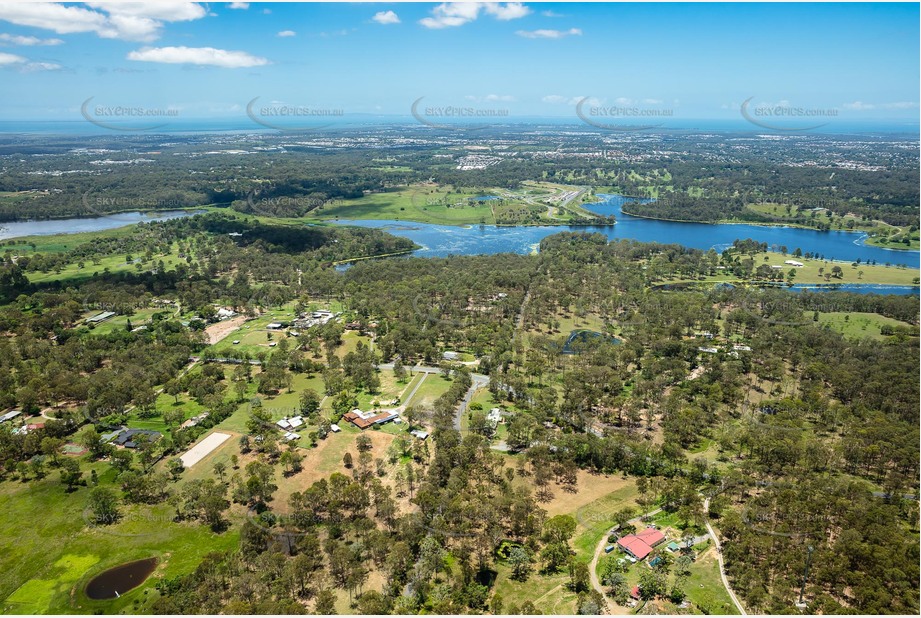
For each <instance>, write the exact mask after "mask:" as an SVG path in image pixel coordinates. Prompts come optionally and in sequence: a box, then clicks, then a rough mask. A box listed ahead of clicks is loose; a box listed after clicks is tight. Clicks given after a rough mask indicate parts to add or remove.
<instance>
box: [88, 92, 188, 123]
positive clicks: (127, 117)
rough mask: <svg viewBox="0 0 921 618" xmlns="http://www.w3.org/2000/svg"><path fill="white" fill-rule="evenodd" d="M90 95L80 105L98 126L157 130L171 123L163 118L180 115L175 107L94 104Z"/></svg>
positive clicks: (91, 121) (89, 120)
mask: <svg viewBox="0 0 921 618" xmlns="http://www.w3.org/2000/svg"><path fill="white" fill-rule="evenodd" d="M94 98H95V97H90V98H88V99H87V100H86V101H84V102H83V104H82V105H81V106H80V114H81V115H82V116H83V118H84V119H85V120H86V121H87V122H90V123H92V124H94V125H96V126H97V127H100V128H103V129H109V130H111V131H155V130H157V129H162V128H164V127H166V126H167V125H168V124H169V123H168V122H162V120H163V119H175V118H178V117H179V110H178V109H175V108H165V109H164V108H160V107H153V108H152V107H145V106H143V105H93V104H92V101H93V99H94Z"/></svg>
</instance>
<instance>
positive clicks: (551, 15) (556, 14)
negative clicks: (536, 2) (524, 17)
mask: <svg viewBox="0 0 921 618" xmlns="http://www.w3.org/2000/svg"><path fill="white" fill-rule="evenodd" d="M540 14H541V15H543V16H544V17H566V16H565V15H563V14H562V13H556V12H554V11H541V12H540Z"/></svg>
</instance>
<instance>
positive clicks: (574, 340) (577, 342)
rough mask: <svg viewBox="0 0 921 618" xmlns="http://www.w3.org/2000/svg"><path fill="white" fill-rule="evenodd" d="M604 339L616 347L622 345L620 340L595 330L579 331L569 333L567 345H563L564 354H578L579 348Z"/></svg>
mask: <svg viewBox="0 0 921 618" xmlns="http://www.w3.org/2000/svg"><path fill="white" fill-rule="evenodd" d="M599 337H603V338H605V339H607V340H608V342H610V343H613V344H615V345H617V344H619V343H620V339H618V338H617V337H612V336H610V335H605V334H603V333H599V332H598V331H594V330H585V329H578V330H574V331H572V332H571V333H569V338H568V339H567V340H566V343H564V344H563V354H577V353H578V352H579V348H580V347H581V346H582V345H583V344H585V343H587V342H588V341H590V340H592V339H598V338H599Z"/></svg>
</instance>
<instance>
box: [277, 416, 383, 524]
mask: <svg viewBox="0 0 921 618" xmlns="http://www.w3.org/2000/svg"><path fill="white" fill-rule="evenodd" d="M359 435H361V434H357V433H352V432H348V433H346V432H342V433H334V434H330V435H329V436H327V438H326V439H325V440H320V441H319V443H318V444H317V448H312V449H299V450H298V452H299V453H300V454H302V455H304V460H303V462H302V463H301V466H302V470H301V471H300V472H298V473H297V474H294V475H291V476H289V477H284V476H281V474H278V475H277V476H276V484H277V485H278V491H276V492H275V497H274V499H273V501H272V510H273V511H276V512H279V513H285V512H287V510H288V499H289V498H290V497H291V494H293V493H294V492H296V491H304V490H305V489H307V488H308V487H310V486H311V485H313V484H314V483H315V482H317V481H319V480H320V479H326V478H329V475H330V474H332V473H333V472H339V473H341V474H345V475H346V476H348V477H350V478H351V476H352V471H351V470H349V469H348V468H346V467H345V466H344V465H343V463H342V456H343V455H344V454H345V453H346V452H349V453H351V454H352V457H353V460H354V461H355V464H356V465H357V463H358V449H357V448H356V447H355V441H356V440H357V439H358V436H359ZM364 435H366V436H368V437H369V438H371V457H372V458H373V459H378V458H380V459H385V460H386V458H387V448H388V447H389V446H390V443H391V442H393V440H394V438H395V437H396V436H394V435H393V434H390V433H386V432H383V431H373V430H367V431H365V432H364ZM372 465H373V464H372ZM385 484H386V483H385Z"/></svg>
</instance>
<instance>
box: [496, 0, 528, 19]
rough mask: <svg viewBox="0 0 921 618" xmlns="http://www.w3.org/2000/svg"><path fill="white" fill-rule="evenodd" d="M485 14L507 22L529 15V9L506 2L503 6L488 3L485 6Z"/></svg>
mask: <svg viewBox="0 0 921 618" xmlns="http://www.w3.org/2000/svg"><path fill="white" fill-rule="evenodd" d="M485 6H486V12H487V13H489V14H490V15H493V16H495V18H496V19H500V20H502V21H508V20H510V19H519V18H521V17H524V16H525V15H530V14H531V9H529V8H528V7H526V6H525V5H523V4H522V3H520V2H506V3H505V4H504V5H503V4H500V3H495V4H494V3H492V2H489V3H487V4H486V5H485Z"/></svg>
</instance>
